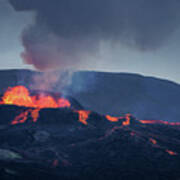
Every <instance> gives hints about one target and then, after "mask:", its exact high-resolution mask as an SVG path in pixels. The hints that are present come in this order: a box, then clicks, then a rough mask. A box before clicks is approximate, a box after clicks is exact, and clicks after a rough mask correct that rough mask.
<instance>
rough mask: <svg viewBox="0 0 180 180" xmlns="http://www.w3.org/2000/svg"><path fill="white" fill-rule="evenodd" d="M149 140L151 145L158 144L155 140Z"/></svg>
mask: <svg viewBox="0 0 180 180" xmlns="http://www.w3.org/2000/svg"><path fill="white" fill-rule="evenodd" d="M149 140H150V142H151V143H153V144H157V141H156V140H155V139H152V138H150V139H149Z"/></svg>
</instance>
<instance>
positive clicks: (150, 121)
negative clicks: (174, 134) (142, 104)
mask: <svg viewBox="0 0 180 180" xmlns="http://www.w3.org/2000/svg"><path fill="white" fill-rule="evenodd" d="M139 122H141V123H142V124H165V125H171V126H180V122H167V121H162V120H139Z"/></svg>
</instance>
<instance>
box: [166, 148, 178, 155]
mask: <svg viewBox="0 0 180 180" xmlns="http://www.w3.org/2000/svg"><path fill="white" fill-rule="evenodd" d="M166 152H167V153H168V154H169V155H171V156H176V155H177V153H176V152H173V151H170V150H168V149H167V150H166Z"/></svg>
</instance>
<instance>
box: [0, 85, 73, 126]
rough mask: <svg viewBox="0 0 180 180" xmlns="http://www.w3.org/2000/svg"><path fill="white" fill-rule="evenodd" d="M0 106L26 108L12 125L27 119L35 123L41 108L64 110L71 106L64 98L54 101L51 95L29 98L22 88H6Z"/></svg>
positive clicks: (27, 91)
mask: <svg viewBox="0 0 180 180" xmlns="http://www.w3.org/2000/svg"><path fill="white" fill-rule="evenodd" d="M0 104H6V105H16V106H24V107H28V109H27V110H25V111H24V112H22V113H21V114H19V115H18V116H16V117H15V119H14V120H13V121H12V123H11V124H12V125H15V124H19V123H24V122H25V121H26V120H27V119H28V118H29V117H30V118H31V119H32V121H33V122H37V120H38V118H39V112H40V110H41V109H43V108H65V107H70V106H71V104H70V102H69V101H68V100H67V99H64V98H57V99H54V98H53V97H52V96H51V95H46V94H44V93H42V94H39V95H34V96H31V95H30V92H29V90H28V89H27V88H26V87H24V86H15V87H13V88H8V89H7V91H6V92H5V93H4V96H3V97H2V100H1V101H0Z"/></svg>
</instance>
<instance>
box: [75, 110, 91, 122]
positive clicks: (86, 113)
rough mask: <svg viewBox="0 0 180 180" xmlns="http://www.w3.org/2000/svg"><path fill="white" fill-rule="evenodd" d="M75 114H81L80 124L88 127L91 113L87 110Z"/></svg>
mask: <svg viewBox="0 0 180 180" xmlns="http://www.w3.org/2000/svg"><path fill="white" fill-rule="evenodd" d="M75 112H76V113H78V114H79V122H81V123H83V124H84V125H87V124H88V123H87V120H88V118H89V115H90V113H91V112H90V111H86V110H78V111H75Z"/></svg>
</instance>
